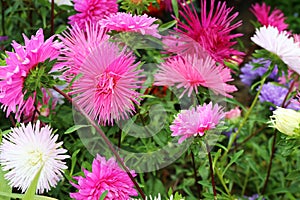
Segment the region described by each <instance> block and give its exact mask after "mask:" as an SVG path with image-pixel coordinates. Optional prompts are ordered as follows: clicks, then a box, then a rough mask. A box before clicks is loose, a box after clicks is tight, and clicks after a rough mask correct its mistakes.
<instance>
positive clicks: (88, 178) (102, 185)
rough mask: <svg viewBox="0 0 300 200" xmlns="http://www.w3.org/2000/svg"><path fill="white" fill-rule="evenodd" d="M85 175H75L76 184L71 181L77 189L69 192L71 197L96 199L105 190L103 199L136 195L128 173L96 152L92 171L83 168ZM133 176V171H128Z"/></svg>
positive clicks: (110, 199) (84, 199) (82, 199)
mask: <svg viewBox="0 0 300 200" xmlns="http://www.w3.org/2000/svg"><path fill="white" fill-rule="evenodd" d="M83 172H84V175H85V177H82V176H75V177H73V178H74V179H75V180H77V182H78V183H77V184H75V183H71V184H72V185H73V186H74V187H75V188H77V189H78V192H76V193H70V196H71V198H74V199H76V200H86V199H91V200H98V199H99V197H100V196H101V195H102V193H104V192H105V191H108V193H107V195H106V197H105V199H106V200H113V199H124V200H125V199H130V198H129V197H130V196H137V195H138V193H137V191H136V190H135V189H134V184H133V182H132V181H131V179H130V178H129V176H128V174H127V173H126V172H124V171H123V170H122V169H121V168H120V167H119V166H118V163H117V162H116V161H115V159H114V158H110V159H109V160H108V161H106V159H105V158H104V157H101V156H100V155H98V154H97V156H96V158H95V159H94V161H93V164H92V171H91V172H89V171H88V170H86V169H83ZM130 173H131V174H132V176H133V177H135V176H136V174H135V172H134V171H133V170H132V171H130Z"/></svg>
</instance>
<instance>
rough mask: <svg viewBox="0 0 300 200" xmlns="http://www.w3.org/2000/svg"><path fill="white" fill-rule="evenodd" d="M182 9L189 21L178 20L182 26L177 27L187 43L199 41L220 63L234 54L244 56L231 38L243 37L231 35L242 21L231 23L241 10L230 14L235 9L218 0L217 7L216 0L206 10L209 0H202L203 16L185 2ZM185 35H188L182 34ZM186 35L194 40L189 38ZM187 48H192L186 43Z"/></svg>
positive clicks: (182, 14) (177, 50)
mask: <svg viewBox="0 0 300 200" xmlns="http://www.w3.org/2000/svg"><path fill="white" fill-rule="evenodd" d="M181 8H182V10H181V11H180V12H179V13H180V15H181V16H182V17H183V19H185V21H186V22H187V24H184V23H183V22H182V21H180V20H179V19H177V21H178V27H179V28H178V29H177V28H176V29H175V30H176V31H177V32H178V35H179V37H180V40H181V42H184V43H186V45H188V44H189V42H190V40H191V39H192V40H194V41H196V42H197V43H199V44H200V45H201V47H202V48H203V49H204V50H205V51H207V52H208V53H209V54H210V56H211V57H212V58H213V59H214V60H216V61H217V62H220V63H223V61H224V59H229V60H231V59H232V56H233V55H243V53H242V52H239V51H237V50H235V49H233V48H232V46H233V45H235V44H236V42H233V41H232V39H234V38H237V37H240V36H242V34H230V32H231V31H232V30H234V29H236V28H238V27H239V26H240V25H241V21H239V22H237V23H235V24H233V25H230V23H231V22H232V21H233V20H234V19H235V18H236V17H237V15H238V13H233V14H232V15H231V14H230V13H231V11H232V10H233V8H227V7H226V3H225V2H223V3H221V2H218V3H217V5H216V6H215V1H214V0H212V1H211V3H210V8H209V12H208V13H207V12H206V8H207V7H206V0H201V11H200V13H201V15H200V17H199V16H198V14H197V12H196V10H195V8H194V7H193V5H192V9H191V8H190V7H189V6H188V5H187V4H182V6H181ZM215 8H216V9H215ZM175 34H176V33H175ZM182 35H185V36H187V37H182ZM186 38H191V39H188V41H186ZM193 46H194V45H193ZM187 48H189V47H188V46H187ZM168 50H169V51H171V52H174V53H180V52H181V51H182V49H181V48H180V49H177V48H175V49H168Z"/></svg>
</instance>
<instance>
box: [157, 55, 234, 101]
mask: <svg viewBox="0 0 300 200" xmlns="http://www.w3.org/2000/svg"><path fill="white" fill-rule="evenodd" d="M158 68H159V70H158V72H157V74H156V75H154V77H155V83H154V84H155V85H157V86H174V85H176V87H177V88H184V89H185V90H184V91H183V93H182V94H181V96H180V98H181V97H182V96H183V95H184V94H185V93H186V92H187V93H188V96H190V95H191V94H192V92H193V91H195V92H196V93H198V86H202V87H207V88H208V89H210V90H212V91H213V92H215V93H216V94H221V95H224V96H228V97H231V95H229V94H228V93H231V92H234V91H236V90H237V89H236V87H235V86H233V85H229V84H227V83H226V82H228V81H232V80H233V79H232V78H231V74H230V69H228V68H224V67H223V66H221V65H219V66H217V65H216V63H215V61H214V60H213V59H212V58H211V57H210V56H207V57H206V58H204V59H203V58H198V57H197V56H195V55H194V56H189V55H186V56H174V57H171V58H169V59H167V60H166V62H164V63H162V64H161V65H160V66H158Z"/></svg>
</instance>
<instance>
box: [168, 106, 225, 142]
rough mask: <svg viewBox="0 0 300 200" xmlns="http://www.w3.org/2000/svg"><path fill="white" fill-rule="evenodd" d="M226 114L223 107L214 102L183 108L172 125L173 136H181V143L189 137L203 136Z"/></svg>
mask: <svg viewBox="0 0 300 200" xmlns="http://www.w3.org/2000/svg"><path fill="white" fill-rule="evenodd" d="M224 116H225V114H224V112H223V108H222V107H221V106H219V105H218V104H215V105H213V104H212V102H210V103H209V104H204V105H203V106H197V107H196V108H192V109H190V110H182V111H181V112H180V113H179V114H178V115H177V116H176V118H175V120H174V121H173V123H172V125H171V126H170V129H171V131H172V136H180V138H179V140H178V143H179V144H180V143H182V142H183V141H184V140H185V139H187V138H190V137H193V136H198V135H199V136H203V135H204V134H205V132H206V131H207V130H211V129H214V128H215V127H216V126H217V125H218V124H219V121H220V120H221V119H222V118H224Z"/></svg>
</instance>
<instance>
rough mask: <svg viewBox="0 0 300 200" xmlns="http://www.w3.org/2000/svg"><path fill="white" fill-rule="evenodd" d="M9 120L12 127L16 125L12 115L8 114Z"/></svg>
mask: <svg viewBox="0 0 300 200" xmlns="http://www.w3.org/2000/svg"><path fill="white" fill-rule="evenodd" d="M9 120H10V122H11V124H12V125H13V127H16V122H15V120H14V117H13V116H12V115H11V114H10V115H9Z"/></svg>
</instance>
